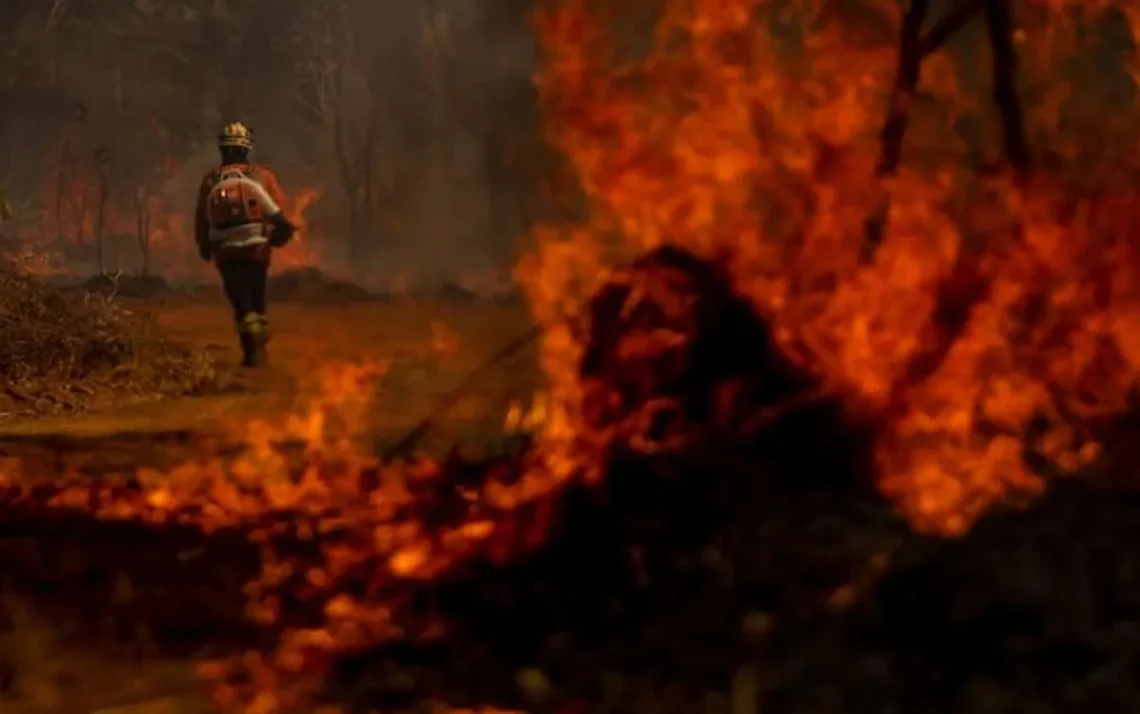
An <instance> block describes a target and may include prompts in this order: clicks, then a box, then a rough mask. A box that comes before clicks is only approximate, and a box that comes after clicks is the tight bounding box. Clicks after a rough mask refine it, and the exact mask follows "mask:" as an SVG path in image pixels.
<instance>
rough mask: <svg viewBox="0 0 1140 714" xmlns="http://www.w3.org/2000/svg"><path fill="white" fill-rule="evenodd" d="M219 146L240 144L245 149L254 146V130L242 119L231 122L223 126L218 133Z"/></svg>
mask: <svg viewBox="0 0 1140 714" xmlns="http://www.w3.org/2000/svg"><path fill="white" fill-rule="evenodd" d="M218 146H238V147H241V148H243V149H252V148H253V132H252V131H250V129H249V127H248V126H246V125H245V124H242V123H241V122H240V121H235V122H231V123H229V124H226V125H225V126H224V127H223V128H222V132H221V133H220V134H218Z"/></svg>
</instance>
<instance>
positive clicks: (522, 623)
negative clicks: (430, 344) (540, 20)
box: [326, 250, 1140, 714]
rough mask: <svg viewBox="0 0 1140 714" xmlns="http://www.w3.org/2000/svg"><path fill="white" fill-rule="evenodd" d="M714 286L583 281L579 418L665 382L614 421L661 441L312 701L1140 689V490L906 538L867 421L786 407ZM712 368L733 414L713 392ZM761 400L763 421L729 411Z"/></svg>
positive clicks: (847, 707)
mask: <svg viewBox="0 0 1140 714" xmlns="http://www.w3.org/2000/svg"><path fill="white" fill-rule="evenodd" d="M727 285H728V282H727V281H726V280H725V279H724V277H723V275H721V274H720V272H719V270H718V269H717V268H716V266H714V265H710V264H708V263H705V262H702V261H700V260H697V259H696V258H693V257H692V256H689V255H686V254H684V253H680V252H677V251H672V250H663V251H659V252H657V253H655V254H653V255H651V256H648V257H646V258H644V259H643V260H641V261H640V262H639V263H638V264H637V265H635V266H634V267H633V268H632V269H631V270H630V271H628V272H627V273H625V274H623V275H620V276H618V277H617V278H615V280H614V281H613V282H611V283H610V284H609V285H607V286H606V287H604V288H603V289H602V290H601V291H600V292H599V294H598V295H597V296H596V298H595V300H594V301H593V303H592V304H591V310H590V320H589V324H590V326H591V327H592V330H593V331H592V333H591V342H590V349H589V350H588V351H587V354H586V357H585V359H584V360H583V363H582V376H583V379H584V380H585V382H586V383H587V384H588V385H590V386H589V389H590V390H591V391H594V392H597V394H595V397H594V398H595V399H597V400H599V401H598V403H597V406H595V407H594V409H593V410H592V411H591V413H590V420H591V422H592V423H593V425H594V426H595V428H598V429H599V430H605V429H607V428H610V427H614V426H616V425H623V424H625V423H626V421H627V420H628V419H630V418H631V416H632V415H634V414H635V413H636V412H637V410H638V406H639V405H643V404H645V403H651V402H653V401H654V400H658V399H662V398H667V401H670V402H672V403H674V404H675V405H676V406H675V407H674V409H673V410H672V411H671V412H670V416H669V418H662V420H661V421H660V422H657V421H654V420H652V419H650V420H648V421H643V422H638V423H641V424H643V425H644V426H645V429H646V430H645V431H641V432H636V433H635V432H632V431H630V430H623V429H621V428H618V429H617V430H616V433H619V434H622V435H624V436H625V437H628V436H629V435H630V434H633V433H635V435H636V436H639V437H643V438H644V440H643V441H642V442H641V443H642V445H643V446H644V445H645V444H657V445H660V446H662V448H661V449H660V450H659V451H657V452H652V449H651V450H650V451H651V453H646V451H645V449H644V448H641V449H639V448H635V447H634V446H633V444H632V443H631V442H630V441H628V440H626V439H625V438H615V439H614V440H613V441H610V442H607V447H608V448H607V450H606V452H605V453H606V456H607V459H608V460H607V469H606V479H605V481H604V482H603V483H601V484H600V485H598V486H596V487H586V486H580V487H575V488H573V489H571V490H569V491H567V492H565V493H563V494H561V497H560V499H559V504H558V507H557V513H558V517H557V518H556V520H555V523H556V525H555V527H554V529H553V531H552V533H551V537H550V538H549V540H548V541H547V542H546V543H545V545H543V546H542V547H541V548H540V549H538V550H537V551H535V552H533V553H532V554H531V555H529V556H528V557H526V558H523V559H520V560H516V561H514V562H513V563H512V564H510V565H508V566H506V567H492V566H489V565H487V566H480V567H479V568H477V569H475V570H472V571H466V572H464V573H463V574H462V575H461V576H459V577H457V578H456V579H454V580H453V581H451V582H448V583H443V584H440V585H439V586H438V587H437V588H435V589H433V590H432V591H431V592H426V593H420V594H419V595H418V596H417V597H416V598H415V601H416V603H417V607H418V608H419V610H420V612H421V613H431V615H432V617H431V618H429V619H432V620H434V619H435V617H438V616H442V617H443V618H444V620H445V621H447V622H448V623H449V625H450V631H449V634H448V635H447V637H445V638H444V639H443V640H440V641H436V642H434V643H433V644H432V645H430V646H426V645H425V646H415V645H410V644H406V643H405V644H400V645H399V646H396V647H390V648H383V649H381V650H378V651H374V652H368V653H361V654H359V655H358V656H355V657H353V658H351V659H350V660H346V661H344V662H343V663H342V666H341V667H340V669H339V670H338V674H337V676H336V677H334V678H333V680H332V681H330V682H329V686H328V687H327V690H326V694H327V696H328V697H329V698H330V699H335V700H337V701H339V702H347V703H349V704H350V705H351V706H352V707H353V708H354V709H356V710H357V711H367V710H370V709H375V708H383V709H384V710H392V711H402V710H405V709H404V707H407V709H406V710H407V711H411V710H412V707H413V706H414V705H415V703H416V702H422V701H424V700H425V699H426V698H430V697H433V696H440V697H443V698H445V699H446V700H447V701H449V702H451V703H453V704H456V705H460V704H478V703H488V702H491V703H495V704H498V705H502V706H518V707H523V708H525V710H527V711H532V712H566V711H582V712H587V711H589V712H594V711H612V712H630V711H642V710H644V711H649V710H650V709H648V708H647V707H663V708H662V709H656V708H655V709H653V710H655V711H678V712H689V711H723V712H728V711H730V702H731V701H732V700H733V699H735V700H736V701H737V702H738V703H739V702H741V701H746V700H749V699H750V697H751V695H749V694H747V692H746V691H745V690H748V689H754V691H755V701H756V702H757V703H759V704H760V705H762V708H763V711H776V712H803V713H804V714H808V713H811V714H818V713H819V712H835V713H836V714H838V713H840V712H844V713H846V712H884V711H890V712H962V713H963V714H965V713H966V712H977V711H982V710H985V711H1009V712H1013V711H1019V712H1060V711H1073V712H1077V711H1089V710H1090V709H1089V707H1092V708H1094V709H1097V710H1101V711H1127V710H1130V709H1131V708H1132V707H1134V706H1135V705H1136V704H1137V703H1138V702H1140V698H1138V696H1137V692H1136V691H1135V689H1136V688H1135V686H1134V685H1133V684H1130V683H1129V682H1130V681H1131V679H1130V678H1129V677H1127V676H1123V673H1124V672H1126V671H1131V670H1130V669H1129V668H1131V667H1134V666H1135V665H1136V664H1138V663H1140V661H1138V660H1137V655H1138V654H1140V629H1137V627H1136V623H1135V620H1136V618H1137V616H1138V615H1140V595H1138V594H1137V593H1138V592H1140V591H1138V590H1137V587H1136V582H1134V581H1136V579H1137V578H1140V568H1138V566H1140V562H1137V561H1136V559H1135V556H1134V555H1133V554H1131V550H1130V549H1129V548H1127V547H1126V546H1122V545H1120V544H1126V543H1131V542H1134V539H1135V537H1136V536H1137V535H1140V534H1138V533H1137V532H1136V531H1137V529H1138V528H1140V525H1138V524H1137V522H1136V520H1135V519H1134V518H1132V517H1131V515H1130V514H1132V513H1133V511H1134V510H1135V509H1136V508H1137V507H1140V501H1138V500H1137V498H1138V495H1137V494H1135V493H1134V492H1125V493H1121V492H1118V491H1111V492H1110V491H1106V490H1104V489H1103V488H1102V487H1098V486H1096V485H1095V484H1092V483H1090V482H1086V481H1072V482H1068V483H1065V484H1062V485H1061V486H1059V487H1058V488H1057V490H1056V491H1055V492H1053V493H1051V494H1049V495H1047V496H1046V497H1045V498H1043V499H1042V500H1041V501H1040V502H1038V503H1037V504H1035V505H1034V506H1032V507H1031V508H1030V509H1028V510H1025V511H1019V512H1013V511H1007V512H1005V513H1002V514H995V515H994V516H992V517H990V518H989V519H987V520H986V521H984V522H983V523H981V524H980V525H979V526H978V527H977V528H976V529H975V530H974V531H972V532H971V533H970V534H969V535H967V536H966V537H964V538H962V539H960V540H956V541H943V540H940V539H936V538H927V537H923V536H918V535H916V534H914V533H912V532H911V531H910V530H909V528H907V526H906V525H905V524H904V523H902V522H900V521H899V520H898V519H897V518H896V517H895V516H894V515H893V513H892V511H891V509H890V507H889V506H888V504H885V503H884V502H883V501H882V500H881V499H880V498H879V497H878V496H877V495H876V493H875V492H874V491H873V490H872V489H870V488H868V487H866V486H865V483H866V481H865V478H864V477H865V468H866V466H865V460H866V448H867V445H868V443H869V441H870V434H869V433H868V432H867V431H866V429H868V428H869V427H865V426H860V425H855V424H851V423H849V422H847V421H845V420H844V418H843V417H842V412H841V410H839V409H837V408H835V407H834V406H833V405H829V404H827V403H826V401H824V400H820V399H807V400H803V399H798V398H797V397H799V396H802V395H808V394H814V386H813V384H812V380H811V379H810V378H809V377H808V376H806V375H804V374H803V373H802V372H799V371H798V370H797V369H795V368H794V367H793V366H792V365H790V364H789V363H788V362H787V361H786V360H784V359H783V358H782V357H781V356H780V354H779V353H778V351H776V350H775V349H774V348H773V346H772V341H771V338H770V335H769V333H768V331H767V328H766V326H765V324H764V322H763V320H762V319H761V318H759V317H758V316H757V315H756V314H755V313H753V312H752V311H751V310H750V309H749V308H748V306H747V305H746V304H745V303H744V302H743V301H742V300H740V299H739V298H738V297H736V296H734V295H733V294H732V292H731V291H730V290H729V289H728V288H727ZM669 335H673V336H674V337H676V339H665V337H667V336H669ZM655 336H656V337H657V338H660V341H659V342H658V343H657V346H658V348H659V349H657V350H656V351H654V350H652V349H650V348H649V347H648V346H646V344H645V343H646V341H649V340H651V338H653V337H655ZM682 337H683V339H682ZM639 343H640V345H639ZM639 346H640V348H639ZM728 384H733V385H736V386H735V387H734V388H733V389H732V390H731V391H732V392H733V393H734V394H736V395H738V396H737V397H736V401H735V402H734V403H730V404H729V406H728V409H727V413H728V414H730V415H731V417H733V418H729V419H727V420H726V417H725V413H724V412H718V411H715V410H716V409H717V408H721V407H723V405H718V406H714V405H713V403H712V399H713V398H712V397H711V396H710V395H712V394H715V393H717V392H718V390H721V389H723V388H724V385H728ZM607 392H608V393H609V395H611V396H610V398H607V399H602V393H607ZM781 404H783V405H787V406H785V407H784V408H781V409H777V410H775V411H773V410H772V407H774V406H776V405H781ZM761 413H764V414H775V413H778V414H779V418H766V419H761V420H756V421H754V422H753V426H752V427H751V428H741V427H742V425H746V424H748V418H747V417H748V415H749V414H752V415H755V414H761ZM718 420H719V425H718V426H716V427H715V428H713V427H709V425H710V424H713V423H718ZM686 427H689V428H694V429H695V431H685V429H686ZM682 434H683V435H684V436H685V438H684V439H681V438H679V435H682ZM674 437H678V438H674ZM634 441H637V440H636V439H634ZM733 711H740V710H739V709H737V710H733Z"/></svg>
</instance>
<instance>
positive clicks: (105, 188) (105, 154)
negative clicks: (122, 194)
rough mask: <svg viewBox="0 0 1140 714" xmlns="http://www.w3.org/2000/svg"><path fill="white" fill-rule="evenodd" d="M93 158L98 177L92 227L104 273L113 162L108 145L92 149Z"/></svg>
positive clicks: (99, 261) (98, 260) (96, 252)
mask: <svg viewBox="0 0 1140 714" xmlns="http://www.w3.org/2000/svg"><path fill="white" fill-rule="evenodd" d="M91 159H92V162H91V163H92V166H93V167H94V170H95V176H96V179H97V185H96V198H95V219H94V225H93V227H92V231H93V232H94V237H95V259H96V261H97V263H98V266H99V273H100V274H104V273H105V272H106V261H107V245H106V230H107V202H108V201H109V200H110V199H111V182H110V178H109V177H108V176H107V171H108V169H109V167H110V164H111V154H110V152H109V151H108V149H107V148H106V147H98V148H96V149H92V151H91ZM116 252H117V251H116ZM115 262H116V263H118V262H119V261H118V260H117V259H116V261H115Z"/></svg>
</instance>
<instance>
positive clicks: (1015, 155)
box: [863, 0, 1031, 261]
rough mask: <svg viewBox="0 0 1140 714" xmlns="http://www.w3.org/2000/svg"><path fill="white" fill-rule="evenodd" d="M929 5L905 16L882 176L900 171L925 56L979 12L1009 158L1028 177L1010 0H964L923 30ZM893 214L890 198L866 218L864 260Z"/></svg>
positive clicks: (916, 5)
mask: <svg viewBox="0 0 1140 714" xmlns="http://www.w3.org/2000/svg"><path fill="white" fill-rule="evenodd" d="M929 10H930V0H911V3H910V5H909V7H908V8H907V11H906V14H905V15H904V17H903V25H902V31H901V33H900V37H899V50H898V69H897V70H896V75H895V84H894V87H893V89H892V92H891V99H890V104H889V108H888V110H887V118H886V121H885V122H884V123H883V131H882V134H881V139H880V140H881V149H880V154H879V162H878V166H877V169H876V173H877V175H878V177H879V178H880V179H882V178H886V177H889V176H894V175H895V174H897V173H898V170H899V164H900V162H901V160H902V147H903V141H904V140H905V138H906V130H907V124H908V120H909V117H910V107H911V101H912V99H913V98H914V94H915V91H916V89H917V87H918V79H919V74H920V72H921V70H922V62H923V60H924V59H926V58H927V57H928V56H930V55H931V54H932V53H934V52H936V51H937V50H939V49H940V48H942V47H943V46H944V45H945V44H946V42H947V41H948V40H949V39H950V38H951V37H953V36H954V34H955V33H957V32H958V31H959V30H961V29H962V28H963V27H965V26H966V24H967V23H968V22H970V20H972V19H974V18H975V17H977V16H979V15H982V16H983V17H984V19H985V23H986V29H987V35H988V37H989V45H990V55H991V63H992V71H993V102H994V105H995V106H996V108H997V110H998V114H999V116H1000V120H1001V128H1002V139H1003V144H1004V148H1005V157H1006V161H1007V162H1008V163H1009V166H1010V168H1011V169H1012V170H1013V171H1014V173H1015V175H1016V176H1017V177H1018V178H1019V179H1020V178H1022V177H1024V176H1025V175H1026V174H1027V173H1028V171H1029V169H1030V164H1031V157H1030V152H1029V147H1028V144H1027V142H1026V138H1025V126H1024V123H1025V122H1024V112H1023V109H1022V106H1021V99H1020V97H1019V96H1018V93H1017V53H1016V52H1015V50H1014V42H1013V21H1012V12H1011V10H1010V0H960V2H959V3H958V4H957V5H956V6H955V7H954V8H953V9H952V10H951V11H950V12H948V13H947V14H946V15H945V16H944V17H942V19H940V20H939V21H938V22H937V23H935V24H934V25H933V26H932V27H931V28H930V29H929V30H928V31H926V32H925V33H923V27H924V25H925V24H926V20H927V16H928V15H929ZM889 214H890V202H889V200H885V201H884V202H883V205H882V206H880V208H879V210H878V211H876V212H875V214H874V215H873V216H872V217H871V218H870V219H869V220H868V221H867V226H866V232H865V236H864V242H863V258H864V260H865V261H869V260H870V259H871V258H872V257H873V256H874V253H875V250H876V249H877V248H878V246H879V244H880V243H881V242H882V239H883V235H884V233H885V232H886V228H887V220H888V216H889Z"/></svg>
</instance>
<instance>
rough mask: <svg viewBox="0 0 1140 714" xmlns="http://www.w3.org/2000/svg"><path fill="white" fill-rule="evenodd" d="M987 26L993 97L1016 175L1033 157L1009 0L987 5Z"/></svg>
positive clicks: (1023, 170)
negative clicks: (1023, 102) (1020, 89)
mask: <svg viewBox="0 0 1140 714" xmlns="http://www.w3.org/2000/svg"><path fill="white" fill-rule="evenodd" d="M986 29H987V32H988V33H989V40H990V51H991V52H992V53H993V83H994V84H993V100H994V105H995V106H996V107H997V110H998V117H999V120H1000V121H1001V131H1002V139H1003V142H1004V146H1005V157H1006V160H1007V161H1008V162H1009V164H1010V167H1011V168H1012V169H1013V170H1014V171H1015V172H1016V173H1017V174H1019V175H1024V174H1025V173H1026V172H1027V171H1028V170H1029V167H1030V163H1031V158H1030V154H1029V144H1028V142H1027V141H1026V138H1025V112H1024V109H1023V108H1022V106H1021V97H1020V96H1018V92H1017V52H1016V51H1015V50H1014V44H1013V21H1012V18H1011V14H1010V7H1009V0H990V1H989V2H988V3H987V4H986Z"/></svg>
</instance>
